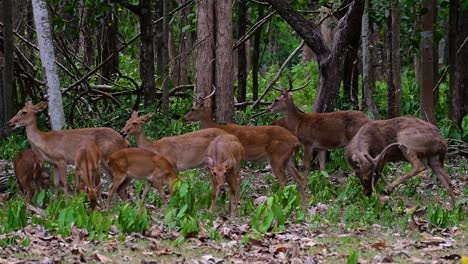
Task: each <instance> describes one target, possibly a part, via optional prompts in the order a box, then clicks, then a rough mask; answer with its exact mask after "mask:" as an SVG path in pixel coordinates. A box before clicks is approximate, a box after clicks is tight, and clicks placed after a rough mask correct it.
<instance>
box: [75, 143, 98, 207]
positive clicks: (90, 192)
mask: <svg viewBox="0 0 468 264" xmlns="http://www.w3.org/2000/svg"><path fill="white" fill-rule="evenodd" d="M100 160H101V157H100V153H99V149H98V146H97V145H96V143H94V142H93V141H83V142H81V144H80V145H79V146H78V149H77V150H76V155H75V177H76V179H75V184H76V189H78V188H79V186H80V181H83V182H84V185H85V188H84V190H85V191H86V195H87V197H88V201H89V206H90V207H91V209H93V210H94V209H95V208H96V206H97V204H98V201H97V200H98V198H99V197H100V192H101V188H102V182H101V177H100V175H99V173H100Z"/></svg>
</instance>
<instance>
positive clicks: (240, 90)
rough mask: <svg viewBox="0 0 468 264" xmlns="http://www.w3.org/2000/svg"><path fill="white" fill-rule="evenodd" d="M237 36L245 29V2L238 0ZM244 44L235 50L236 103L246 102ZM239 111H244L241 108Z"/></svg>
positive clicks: (244, 0) (243, 107)
mask: <svg viewBox="0 0 468 264" xmlns="http://www.w3.org/2000/svg"><path fill="white" fill-rule="evenodd" d="M237 10H238V15H237V16H238V18H237V19H238V22H237V23H238V24H237V36H238V38H241V37H242V36H243V35H244V34H245V31H246V27H247V0H240V1H239V7H238V9H237ZM245 47H246V43H244V44H242V45H240V46H239V48H238V49H237V102H238V103H242V102H245V100H246V93H247V58H246V48H245ZM241 109H245V106H242V107H241Z"/></svg>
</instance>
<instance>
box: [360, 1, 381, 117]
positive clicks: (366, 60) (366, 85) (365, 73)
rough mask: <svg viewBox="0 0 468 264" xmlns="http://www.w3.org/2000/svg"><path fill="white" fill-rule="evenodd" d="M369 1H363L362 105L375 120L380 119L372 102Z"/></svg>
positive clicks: (372, 78) (372, 80) (373, 75)
mask: <svg viewBox="0 0 468 264" xmlns="http://www.w3.org/2000/svg"><path fill="white" fill-rule="evenodd" d="M370 1H371V0H365V8H364V15H363V16H362V86H363V94H364V101H365V102H364V103H363V105H365V106H366V108H367V109H368V110H369V111H370V112H371V113H372V115H373V116H374V118H375V119H380V115H379V111H378V110H377V107H376V105H375V101H374V84H375V71H374V57H373V54H374V49H373V48H372V47H371V45H370V41H369V40H370V39H371V36H372V26H371V24H370V21H369V11H370Z"/></svg>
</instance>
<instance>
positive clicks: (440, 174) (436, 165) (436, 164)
mask: <svg viewBox="0 0 468 264" xmlns="http://www.w3.org/2000/svg"><path fill="white" fill-rule="evenodd" d="M429 167H430V168H431V169H432V171H433V172H434V173H435V175H437V178H439V180H440V182H441V183H442V185H443V186H444V187H445V189H447V191H448V193H449V195H450V198H451V199H452V206H454V205H455V202H456V200H457V197H456V195H455V193H454V191H453V186H452V183H451V182H450V179H449V177H448V175H447V173H446V172H445V170H444V169H443V164H441V163H440V161H439V158H438V157H431V158H430V159H429Z"/></svg>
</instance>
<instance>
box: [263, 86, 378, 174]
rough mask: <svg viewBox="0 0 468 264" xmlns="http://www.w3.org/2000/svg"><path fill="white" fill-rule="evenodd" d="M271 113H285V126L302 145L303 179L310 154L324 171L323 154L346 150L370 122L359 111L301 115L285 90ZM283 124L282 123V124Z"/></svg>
mask: <svg viewBox="0 0 468 264" xmlns="http://www.w3.org/2000/svg"><path fill="white" fill-rule="evenodd" d="M269 109H270V111H271V112H283V113H285V117H284V123H282V125H285V126H286V127H287V128H288V129H289V130H290V131H291V132H293V134H295V135H296V136H297V138H298V139H299V141H300V142H301V143H302V144H303V145H304V176H305V177H308V175H309V174H310V171H311V162H312V153H313V150H314V149H317V150H318V153H319V165H320V170H325V160H326V151H327V150H329V149H334V148H340V147H344V146H346V145H347V144H348V143H349V141H351V139H352V138H353V136H354V135H355V134H356V133H357V132H358V130H359V128H361V127H362V126H363V125H364V124H367V123H368V122H370V121H371V120H370V119H369V118H368V117H367V116H366V115H365V114H364V113H362V112H359V111H353V110H348V111H338V112H333V113H303V112H301V111H300V110H299V109H297V107H296V105H295V104H294V101H293V97H292V93H289V92H288V91H287V90H286V89H283V90H282V93H281V95H280V96H279V97H278V98H276V100H275V101H274V102H273V104H272V105H271V106H270V107H269ZM281 122H283V121H281Z"/></svg>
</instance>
